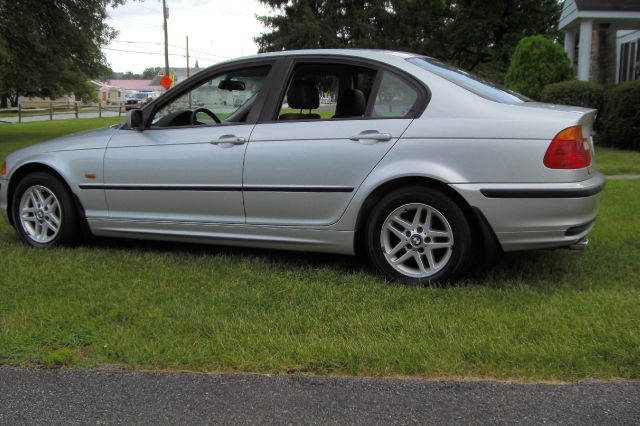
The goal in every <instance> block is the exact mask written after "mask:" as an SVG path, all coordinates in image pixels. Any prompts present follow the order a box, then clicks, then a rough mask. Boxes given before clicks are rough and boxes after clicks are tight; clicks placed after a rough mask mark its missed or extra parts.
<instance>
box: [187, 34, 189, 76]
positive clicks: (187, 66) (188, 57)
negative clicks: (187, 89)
mask: <svg viewBox="0 0 640 426" xmlns="http://www.w3.org/2000/svg"><path fill="white" fill-rule="evenodd" d="M187 77H189V36H187Z"/></svg>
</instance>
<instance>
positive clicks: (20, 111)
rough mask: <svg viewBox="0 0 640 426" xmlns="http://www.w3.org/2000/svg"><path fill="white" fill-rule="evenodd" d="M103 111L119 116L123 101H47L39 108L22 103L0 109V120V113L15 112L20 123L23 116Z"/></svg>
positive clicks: (51, 115)
mask: <svg viewBox="0 0 640 426" xmlns="http://www.w3.org/2000/svg"><path fill="white" fill-rule="evenodd" d="M105 111H112V112H117V113H118V117H121V116H122V114H123V113H124V112H126V111H125V107H124V104H123V103H120V104H116V105H113V104H103V103H102V102H100V103H97V104H93V105H78V104H77V103H73V104H69V103H66V102H65V103H56V102H49V105H48V106H47V107H41V108H22V105H18V107H17V108H4V109H0V120H1V119H2V115H1V113H11V114H15V113H17V115H18V123H22V118H23V117H36V116H49V120H53V117H54V116H55V115H60V114H73V115H74V116H75V118H79V115H80V114H82V113H98V117H100V118H102V113H103V112H105ZM71 118H73V117H71Z"/></svg>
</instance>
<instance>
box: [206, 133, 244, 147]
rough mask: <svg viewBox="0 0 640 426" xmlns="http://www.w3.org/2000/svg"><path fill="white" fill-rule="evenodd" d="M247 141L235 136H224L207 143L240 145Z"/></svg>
mask: <svg viewBox="0 0 640 426" xmlns="http://www.w3.org/2000/svg"><path fill="white" fill-rule="evenodd" d="M246 141H247V140H246V139H245V138H242V137H238V136H236V135H224V136H220V138H218V139H214V140H212V141H211V142H209V143H210V144H212V145H242V144H243V143H245V142H246Z"/></svg>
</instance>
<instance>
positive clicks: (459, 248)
mask: <svg viewBox="0 0 640 426" xmlns="http://www.w3.org/2000/svg"><path fill="white" fill-rule="evenodd" d="M366 237H367V251H368V254H369V258H370V259H371V261H372V262H373V264H374V265H375V266H376V267H377V268H378V270H379V271H380V272H382V273H383V274H384V275H385V276H386V277H387V278H389V279H391V280H394V281H401V282H404V283H407V284H432V283H444V282H453V281H456V280H457V279H459V278H460V277H461V276H462V275H463V274H464V273H465V272H466V271H467V269H468V266H469V263H470V257H471V250H472V247H471V246H472V240H471V229H470V226H469V223H468V221H467V219H466V217H465V215H464V212H463V211H462V209H461V208H460V207H459V206H458V205H457V204H456V203H455V202H454V201H453V200H451V199H450V198H449V197H448V196H446V195H445V194H443V193H442V192H440V191H437V190H435V189H432V188H426V187H409V188H403V189H400V190H397V191H394V192H392V193H390V194H388V195H387V196H386V197H384V198H383V199H382V200H381V201H380V202H379V203H378V204H377V205H376V207H375V208H374V210H373V212H372V214H371V216H370V218H369V221H368V223H367V229H366Z"/></svg>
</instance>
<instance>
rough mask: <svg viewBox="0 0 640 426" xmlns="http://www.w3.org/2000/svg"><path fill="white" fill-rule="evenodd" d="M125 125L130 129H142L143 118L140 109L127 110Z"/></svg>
mask: <svg viewBox="0 0 640 426" xmlns="http://www.w3.org/2000/svg"><path fill="white" fill-rule="evenodd" d="M127 126H129V128H130V129H132V130H138V131H143V130H144V118H143V116H142V110H139V109H131V110H129V112H127Z"/></svg>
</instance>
